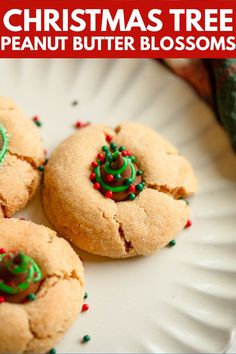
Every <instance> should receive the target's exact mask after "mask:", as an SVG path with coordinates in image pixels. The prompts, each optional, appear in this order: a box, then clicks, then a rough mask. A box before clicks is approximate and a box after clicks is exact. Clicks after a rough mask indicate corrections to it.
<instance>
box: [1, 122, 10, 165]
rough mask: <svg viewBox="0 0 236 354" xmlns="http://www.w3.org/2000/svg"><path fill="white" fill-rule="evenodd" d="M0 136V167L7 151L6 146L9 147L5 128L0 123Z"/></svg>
mask: <svg viewBox="0 0 236 354" xmlns="http://www.w3.org/2000/svg"><path fill="white" fill-rule="evenodd" d="M0 136H1V139H2V141H3V144H2V147H1V150H0V165H1V164H2V163H3V161H4V158H5V156H6V153H7V150H8V145H9V139H8V134H7V131H6V129H5V127H4V126H3V125H2V124H1V123H0Z"/></svg>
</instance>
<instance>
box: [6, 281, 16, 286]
mask: <svg viewBox="0 0 236 354" xmlns="http://www.w3.org/2000/svg"><path fill="white" fill-rule="evenodd" d="M6 284H7V285H8V286H14V283H13V281H8V282H7V283H6Z"/></svg>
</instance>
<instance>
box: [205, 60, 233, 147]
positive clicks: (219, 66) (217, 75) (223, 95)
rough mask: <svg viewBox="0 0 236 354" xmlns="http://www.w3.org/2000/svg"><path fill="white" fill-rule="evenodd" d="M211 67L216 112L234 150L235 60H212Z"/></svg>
mask: <svg viewBox="0 0 236 354" xmlns="http://www.w3.org/2000/svg"><path fill="white" fill-rule="evenodd" d="M211 67H212V71H213V80H214V83H213V95H214V98H215V105H216V112H217V113H218V117H219V120H220V121H221V123H222V124H223V126H224V127H225V129H226V130H227V132H228V133H229V135H230V138H231V141H232V145H233V148H234V149H235V150H236V59H218V60H212V61H211Z"/></svg>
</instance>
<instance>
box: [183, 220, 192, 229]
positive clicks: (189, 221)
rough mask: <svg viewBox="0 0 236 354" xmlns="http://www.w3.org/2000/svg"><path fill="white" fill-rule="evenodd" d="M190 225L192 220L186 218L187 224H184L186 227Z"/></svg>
mask: <svg viewBox="0 0 236 354" xmlns="http://www.w3.org/2000/svg"><path fill="white" fill-rule="evenodd" d="M191 226H192V221H191V220H188V221H187V224H186V225H185V227H186V228H187V227H191Z"/></svg>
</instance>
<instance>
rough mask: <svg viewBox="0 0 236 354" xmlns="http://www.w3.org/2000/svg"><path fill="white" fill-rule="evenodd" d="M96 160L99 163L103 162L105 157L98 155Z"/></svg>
mask: <svg viewBox="0 0 236 354" xmlns="http://www.w3.org/2000/svg"><path fill="white" fill-rule="evenodd" d="M97 158H98V159H99V160H100V161H101V162H105V160H106V159H105V156H104V155H103V154H98V155H97Z"/></svg>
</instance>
